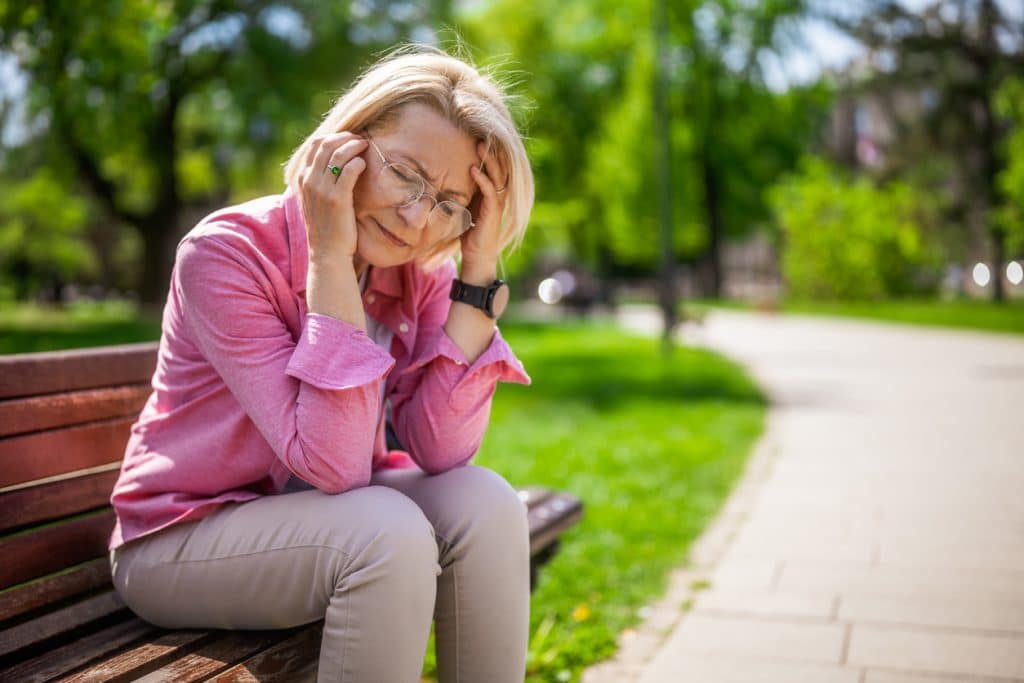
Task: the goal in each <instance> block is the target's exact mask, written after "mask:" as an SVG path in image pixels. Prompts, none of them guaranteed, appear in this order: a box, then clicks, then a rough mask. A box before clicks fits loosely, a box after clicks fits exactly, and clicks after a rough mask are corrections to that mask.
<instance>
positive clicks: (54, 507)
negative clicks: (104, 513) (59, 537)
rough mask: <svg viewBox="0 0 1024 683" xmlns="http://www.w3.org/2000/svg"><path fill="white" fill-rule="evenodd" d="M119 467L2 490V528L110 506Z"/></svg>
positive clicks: (5, 528)
mask: <svg viewBox="0 0 1024 683" xmlns="http://www.w3.org/2000/svg"><path fill="white" fill-rule="evenodd" d="M120 470H121V467H120V465H119V464H117V463H114V464H113V465H112V466H111V468H110V469H108V470H106V471H103V472H92V473H90V474H86V475H84V476H80V477H72V478H68V479H61V480H60V481H54V482H50V483H48V484H40V485H38V486H31V487H26V488H22V489H17V490H15V491H8V492H6V493H4V492H0V531H6V530H7V529H13V528H15V527H19V526H25V525H27V524H33V523H35V522H41V521H44V520H48V519H57V518H59V517H66V516H68V515H75V514H78V513H79V512H85V511H87V510H93V509H95V508H98V507H102V506H105V505H109V504H110V492H111V491H112V490H113V488H114V482H116V481H117V475H118V474H119V473H120Z"/></svg>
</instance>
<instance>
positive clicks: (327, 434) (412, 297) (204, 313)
mask: <svg viewBox="0 0 1024 683" xmlns="http://www.w3.org/2000/svg"><path fill="white" fill-rule="evenodd" d="M307 266H308V250H307V243H306V228H305V224H304V222H303V218H302V212H301V209H300V207H299V205H298V201H297V198H296V197H295V196H294V195H293V194H292V193H291V192H290V191H286V192H285V194H283V195H276V196H270V197H263V198H260V199H256V200H253V201H251V202H247V203H245V204H241V205H239V206H235V207H230V208H227V209H224V210H222V211H218V212H216V213H214V214H212V215H210V216H208V217H207V218H205V219H204V220H203V221H202V222H201V223H199V225H197V226H196V227H195V228H194V229H193V230H192V231H191V232H190V233H189V234H188V235H186V236H185V238H184V239H183V240H182V242H181V244H180V245H179V246H178V252H177V257H176V260H175V266H174V271H173V273H172V276H171V288H170V292H169V293H168V297H167V305H166V307H165V308H164V316H163V330H162V336H161V339H160V351H159V357H158V360H157V367H156V372H155V373H154V375H153V393H152V395H150V397H149V400H148V401H147V402H146V405H145V407H144V408H143V409H142V413H141V415H140V416H139V419H138V421H137V422H136V423H135V424H134V425H133V426H132V430H131V438H130V439H129V441H128V447H127V449H126V451H125V456H124V462H123V463H122V466H121V474H120V477H119V478H118V480H117V484H116V485H115V486H114V492H113V495H112V496H111V503H112V504H113V506H114V510H115V512H116V513H117V523H116V525H115V526H114V531H113V533H112V534H111V537H110V544H109V547H110V548H111V549H113V548H116V547H118V546H120V545H122V544H124V543H126V542H128V541H131V540H132V539H135V538H139V537H140V536H145V535H147V534H151V533H153V532H155V531H159V530H160V529H164V528H166V527H168V526H171V525H172V524H176V523H178V522H184V521H190V520H196V519H200V518H201V517H204V516H205V515H208V514H210V513H211V512H212V511H214V510H215V509H217V507H219V506H221V505H223V504H225V503H228V502H235V501H246V500H252V499H254V498H258V497H259V496H264V495H274V494H277V493H280V492H281V490H282V489H283V487H284V485H285V483H286V482H287V481H288V479H289V478H290V477H291V475H292V474H295V475H296V476H298V477H299V478H301V479H303V480H305V481H306V482H309V483H310V484H312V485H313V486H315V487H317V488H319V489H321V490H323V491H326V492H328V493H340V492H342V491H347V490H349V489H352V488H356V487H360V486H366V485H367V484H368V483H369V481H370V475H371V473H372V472H373V471H374V470H377V469H381V468H386V467H401V466H413V463H415V465H416V466H419V467H420V468H422V469H423V470H425V471H427V472H429V473H432V474H436V473H439V472H444V471H446V470H448V469H451V468H453V467H458V466H460V465H464V464H465V463H467V462H468V461H469V460H470V459H471V458H472V457H473V455H474V454H475V453H476V451H477V449H478V448H479V446H480V442H481V441H482V440H483V436H484V431H485V430H486V428H487V421H488V417H489V415H490V406H491V397H492V396H493V394H494V389H495V386H496V384H497V382H498V381H499V380H504V381H512V382H518V383H522V384H528V383H529V382H530V378H529V377H528V376H527V375H526V373H525V372H524V371H523V368H522V364H521V363H520V362H519V360H518V359H516V358H515V356H514V355H513V354H512V351H511V349H510V348H509V347H508V345H507V344H506V343H505V341H504V340H503V339H502V338H501V334H500V333H499V332H497V331H495V333H494V337H493V339H492V341H491V344H490V346H489V347H488V348H487V349H486V350H485V351H484V353H483V354H482V355H481V356H480V357H479V358H478V359H477V360H476V361H475V362H474V363H472V364H469V363H468V362H467V359H466V356H465V355H464V354H463V352H462V351H461V350H460V349H459V348H458V346H456V345H455V343H454V342H453V341H452V340H451V339H450V338H449V337H448V336H447V335H446V334H445V332H444V330H443V329H442V326H443V325H444V322H445V320H446V318H447V316H448V306H449V304H450V301H449V299H448V292H449V289H450V287H451V281H452V278H453V277H455V267H454V264H453V263H451V262H449V263H447V264H445V265H444V266H442V267H441V268H438V269H437V270H436V271H434V272H430V273H427V272H424V271H422V270H421V269H419V268H418V267H416V266H415V265H413V264H406V265H404V266H397V267H393V268H371V269H370V276H369V280H368V282H367V286H366V290H365V292H364V293H363V307H364V308H365V310H366V312H367V313H368V314H369V315H371V316H373V318H375V319H376V320H377V321H378V322H379V323H380V324H381V325H384V326H386V327H387V329H389V330H390V331H391V332H392V333H393V338H392V341H391V349H390V353H389V352H388V351H387V350H386V349H384V348H381V347H380V346H378V345H376V344H374V342H373V340H371V339H370V338H369V337H368V336H367V335H366V333H364V332H363V331H362V330H360V329H358V328H356V327H354V326H352V325H349V324H347V323H344V322H342V321H340V320H337V319H335V318H331V317H329V316H325V315H320V314H317V313H313V314H310V313H308V311H307V309H306V300H305V289H306V269H307ZM382 392H383V395H384V396H386V397H387V398H388V399H390V402H391V410H392V419H393V426H394V429H395V432H396V433H397V435H398V438H399V440H400V441H401V442H402V444H403V445H404V447H405V448H407V449H408V456H406V455H404V454H403V453H401V452H398V451H393V452H391V453H389V452H388V450H387V446H386V445H385V437H384V419H383V415H382V411H381V410H380V405H381V396H382ZM409 457H411V459H412V463H410V462H409Z"/></svg>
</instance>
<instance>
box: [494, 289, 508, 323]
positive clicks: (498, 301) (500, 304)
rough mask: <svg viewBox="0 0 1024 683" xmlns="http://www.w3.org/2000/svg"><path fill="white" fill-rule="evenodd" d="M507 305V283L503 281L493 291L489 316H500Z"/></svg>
mask: <svg viewBox="0 0 1024 683" xmlns="http://www.w3.org/2000/svg"><path fill="white" fill-rule="evenodd" d="M507 306H508V285H506V284H505V283H504V282H502V283H501V286H500V287H498V289H496V290H495V291H494V296H493V297H491V307H490V308H491V311H490V312H491V317H492V318H500V317H501V314H502V313H504V312H505V308H506V307H507Z"/></svg>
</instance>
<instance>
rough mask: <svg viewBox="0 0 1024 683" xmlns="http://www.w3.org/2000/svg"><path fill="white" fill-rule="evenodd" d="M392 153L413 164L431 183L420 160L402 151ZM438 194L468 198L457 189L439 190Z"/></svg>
mask: <svg viewBox="0 0 1024 683" xmlns="http://www.w3.org/2000/svg"><path fill="white" fill-rule="evenodd" d="M393 154H394V155H395V156H397V157H401V158H402V159H403V160H404V161H407V162H409V163H410V164H412V165H413V166H415V167H416V170H417V171H418V172H419V174H420V175H421V176H423V177H424V178H426V179H427V180H430V181H431V184H433V180H432V176H431V175H430V174H429V173H427V169H425V168H423V165H422V164H421V163H420V162H418V161H416V159H414V158H413V157H411V156H409V155H408V154H406V153H404V152H393ZM435 189H436V188H435ZM438 194H450V195H456V196H458V197H462V198H463V199H469V195H468V194H466V193H465V192H459V191H458V190H439V191H438Z"/></svg>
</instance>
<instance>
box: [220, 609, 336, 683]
mask: <svg viewBox="0 0 1024 683" xmlns="http://www.w3.org/2000/svg"><path fill="white" fill-rule="evenodd" d="M322 637H323V622H317V623H316V624H315V625H313V626H305V627H302V629H301V630H300V631H299V632H298V633H296V634H295V635H293V636H291V637H290V638H288V639H287V640H285V641H283V642H281V643H279V644H277V645H275V646H273V647H271V648H270V649H268V650H264V651H263V652H261V653H259V654H258V655H255V656H253V657H250V658H248V659H246V660H245V661H243V662H241V663H240V664H238V665H236V666H233V667H231V668H230V669H228V670H227V671H225V672H224V673H222V674H219V675H217V676H215V677H213V678H210V679H208V680H209V681H210V683H255V682H257V681H258V682H259V683H291V682H292V681H298V680H303V679H305V678H307V677H309V678H312V674H313V672H315V671H316V669H317V666H318V665H319V662H320V640H321V638H322Z"/></svg>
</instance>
